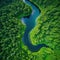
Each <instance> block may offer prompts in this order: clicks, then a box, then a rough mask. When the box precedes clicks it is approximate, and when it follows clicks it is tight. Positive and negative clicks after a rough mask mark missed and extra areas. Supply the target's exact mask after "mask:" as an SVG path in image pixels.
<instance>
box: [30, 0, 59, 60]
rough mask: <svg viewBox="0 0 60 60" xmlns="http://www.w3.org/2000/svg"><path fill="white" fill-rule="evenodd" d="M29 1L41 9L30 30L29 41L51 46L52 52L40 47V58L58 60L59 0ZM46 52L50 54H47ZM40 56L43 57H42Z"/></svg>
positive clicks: (41, 59)
mask: <svg viewBox="0 0 60 60" xmlns="http://www.w3.org/2000/svg"><path fill="white" fill-rule="evenodd" d="M31 2H32V3H34V4H36V5H37V6H38V7H39V9H40V10H41V15H40V16H39V17H38V19H37V25H36V27H35V28H34V29H33V30H32V31H31V32H30V38H31V42H32V44H34V45H37V44H41V43H44V44H46V45H48V46H50V47H51V48H53V50H52V51H53V52H54V53H53V54H52V53H51V52H50V51H47V50H46V49H43V48H42V51H40V52H41V53H42V55H41V53H40V57H39V58H40V60H60V26H59V25H60V17H59V16H60V6H59V5H60V2H59V0H31ZM45 51H46V52H45ZM47 52H48V53H49V52H50V53H51V54H47ZM43 54H44V55H43ZM42 56H44V57H45V58H44V59H43V57H42ZM37 60H39V59H37Z"/></svg>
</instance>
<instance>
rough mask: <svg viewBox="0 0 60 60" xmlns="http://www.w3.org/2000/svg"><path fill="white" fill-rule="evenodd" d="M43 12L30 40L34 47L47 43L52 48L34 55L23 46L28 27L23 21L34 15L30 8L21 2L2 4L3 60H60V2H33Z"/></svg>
mask: <svg viewBox="0 0 60 60" xmlns="http://www.w3.org/2000/svg"><path fill="white" fill-rule="evenodd" d="M31 2H32V3H34V4H36V5H37V6H38V7H39V9H40V10H41V15H40V16H39V17H38V19H37V25H36V27H35V28H34V29H33V30H32V31H31V33H30V38H31V42H32V43H33V44H34V45H37V44H40V43H45V44H47V45H48V46H50V47H52V48H53V50H51V49H50V48H44V47H43V48H42V49H41V50H39V51H38V52H31V51H30V50H28V48H27V47H26V46H25V45H24V44H23V42H22V37H23V34H24V30H25V25H23V24H22V22H21V18H22V17H24V16H29V15H30V14H31V7H30V6H28V5H26V4H24V3H23V1H22V0H4V1H3V0H1V1H0V60H59V58H60V56H59V55H60V44H59V43H60V41H59V39H60V38H59V37H60V36H59V34H60V31H59V28H60V27H59V24H60V21H59V19H60V18H59V16H60V12H59V11H60V9H59V8H60V7H59V4H60V3H59V0H48V1H47V0H31Z"/></svg>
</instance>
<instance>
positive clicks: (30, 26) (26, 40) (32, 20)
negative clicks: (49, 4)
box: [22, 0, 48, 52]
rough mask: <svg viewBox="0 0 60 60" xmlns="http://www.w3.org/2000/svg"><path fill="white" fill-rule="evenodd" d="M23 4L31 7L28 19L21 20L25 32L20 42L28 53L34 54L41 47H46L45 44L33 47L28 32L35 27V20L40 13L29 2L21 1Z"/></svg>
mask: <svg viewBox="0 0 60 60" xmlns="http://www.w3.org/2000/svg"><path fill="white" fill-rule="evenodd" d="M23 2H24V3H26V4H28V5H29V6H31V7H32V13H31V15H30V16H29V17H23V18H22V21H23V22H24V24H26V30H25V33H24V36H23V39H22V40H23V42H24V44H25V45H26V46H27V47H28V49H29V50H30V51H32V52H36V51H38V50H40V49H41V48H42V47H48V46H47V45H45V44H38V45H33V44H32V43H31V41H30V36H29V32H30V31H31V30H32V29H33V28H34V27H35V25H36V23H35V20H36V18H37V17H38V16H39V15H40V11H39V9H38V8H37V7H36V6H35V5H34V4H32V3H31V2H30V1H29V0H23Z"/></svg>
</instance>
